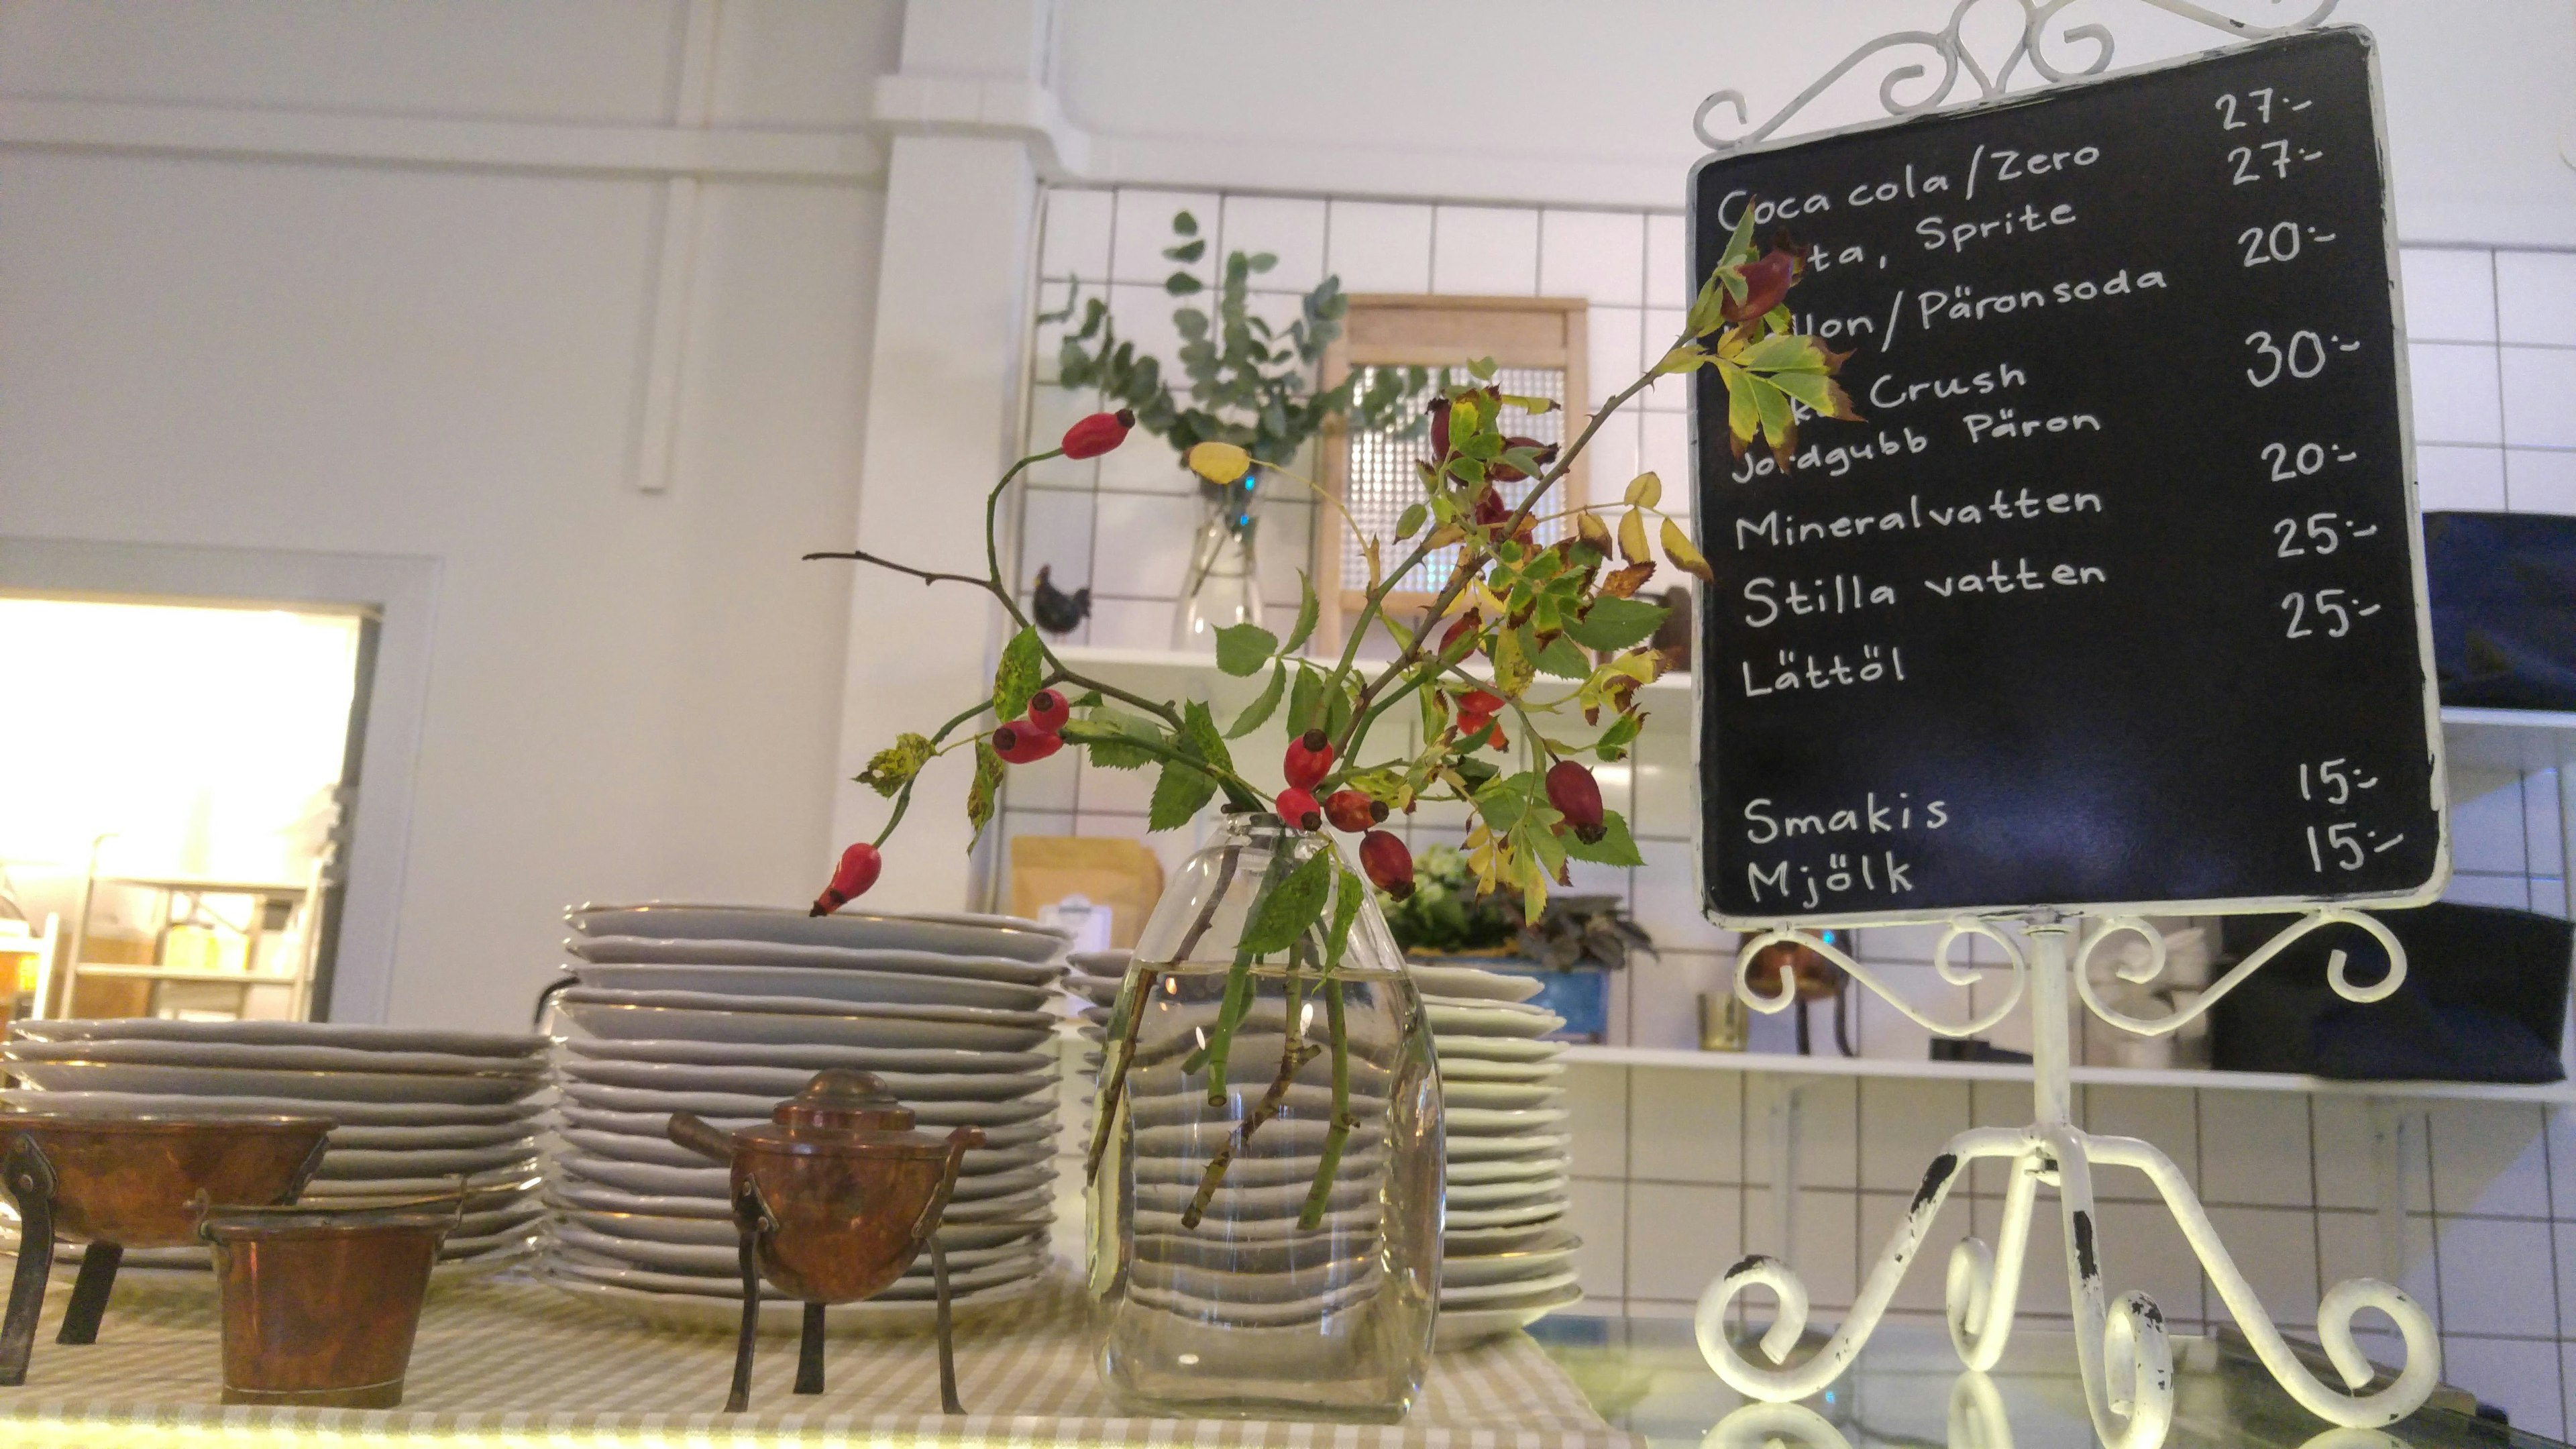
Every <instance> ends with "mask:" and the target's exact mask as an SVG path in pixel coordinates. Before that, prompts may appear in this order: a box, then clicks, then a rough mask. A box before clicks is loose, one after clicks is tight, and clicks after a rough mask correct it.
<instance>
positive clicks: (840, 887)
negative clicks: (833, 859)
mask: <svg viewBox="0 0 2576 1449" xmlns="http://www.w3.org/2000/svg"><path fill="white" fill-rule="evenodd" d="M884 869H885V857H884V856H882V855H879V854H878V853H877V848H876V847H875V846H873V845H870V844H869V843H867V842H866V841H864V840H862V841H860V842H859V843H858V844H856V845H853V846H851V847H850V848H849V849H847V850H845V851H842V852H841V863H840V865H839V866H838V867H837V868H836V869H834V870H833V872H832V883H831V884H830V885H827V886H825V887H823V893H822V894H821V895H819V896H816V897H815V898H814V909H813V911H812V912H810V914H813V915H817V916H828V915H830V914H832V913H833V912H834V911H837V910H839V909H840V908H841V907H843V906H845V905H848V904H849V903H850V902H852V901H854V900H857V899H858V898H859V897H861V896H863V895H866V894H867V893H868V887H870V886H872V885H875V884H876V883H877V874H878V872H880V871H882V870H884Z"/></svg>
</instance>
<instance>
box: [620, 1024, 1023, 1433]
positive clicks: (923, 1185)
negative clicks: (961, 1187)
mask: <svg viewBox="0 0 2576 1449" xmlns="http://www.w3.org/2000/svg"><path fill="white" fill-rule="evenodd" d="M667 1131H668V1132H669V1135H670V1138H671V1140H672V1141H673V1142H676V1143H678V1144H680V1145H681V1146H683V1147H686V1148H689V1149H690V1150H692V1151H694V1152H697V1153H700V1154H701V1155H703V1156H706V1157H709V1158H712V1159H713V1160H715V1161H717V1162H720V1163H724V1164H726V1165H727V1166H729V1167H730V1168H731V1169H732V1174H733V1176H732V1186H731V1196H732V1199H733V1209H734V1224H735V1227H736V1228H737V1229H738V1230H739V1231H740V1233H741V1241H742V1274H743V1316H742V1336H741V1340H740V1342H739V1344H738V1345H737V1347H736V1350H735V1355H734V1379H733V1391H732V1393H731V1395H730V1396H728V1398H727V1399H726V1402H725V1407H726V1409H727V1410H728V1411H729V1412H739V1411H740V1410H741V1409H743V1408H744V1407H745V1406H746V1405H747V1404H748V1402H749V1399H750V1392H751V1361H752V1349H753V1345H754V1340H755V1336H756V1334H757V1332H758V1328H759V1323H760V1280H761V1279H762V1278H764V1277H766V1278H767V1279H768V1280H769V1281H770V1282H771V1283H773V1284H775V1285H776V1286H777V1287H778V1289H779V1291H781V1292H783V1293H785V1294H786V1295H787V1296H789V1297H791V1298H798V1299H802V1300H804V1303H805V1322H804V1335H803V1341H802V1343H801V1344H800V1346H799V1353H798V1359H797V1372H796V1392H798V1393H800V1394H819V1393H821V1392H822V1391H823V1309H824V1306H825V1305H827V1304H832V1303H855V1302H859V1301H861V1300H863V1299H867V1298H872V1297H874V1296H876V1295H877V1294H878V1293H881V1292H883V1291H885V1290H886V1289H887V1288H888V1287H891V1286H892V1285H893V1284H894V1282H895V1280H896V1279H898V1278H901V1277H902V1276H903V1275H904V1272H905V1271H906V1270H907V1269H909V1268H910V1267H911V1266H912V1264H913V1260H914V1259H915V1258H917V1257H919V1256H920V1254H921V1250H922V1248H923V1247H924V1246H925V1245H926V1246H928V1247H929V1248H930V1250H931V1266H932V1269H933V1276H934V1278H935V1280H936V1283H937V1289H938V1327H939V1366H940V1375H939V1376H940V1396H941V1400H942V1402H943V1404H944V1405H945V1406H946V1407H947V1409H948V1411H949V1412H950V1413H962V1412H963V1410H962V1409H960V1408H959V1407H958V1404H957V1393H956V1373H955V1368H954V1365H953V1359H952V1356H951V1352H950V1346H949V1334H948V1327H949V1325H948V1270H947V1259H946V1255H945V1254H944V1253H942V1252H941V1251H940V1248H939V1244H938V1239H937V1238H936V1237H935V1236H934V1234H935V1233H936V1232H937V1231H938V1228H939V1220H940V1215H941V1214H942V1213H943V1212H945V1211H946V1210H947V1207H948V1199H949V1195H950V1194H951V1193H952V1192H954V1191H955V1190H956V1187H957V1173H958V1169H959V1168H960V1167H961V1166H962V1165H963V1164H964V1162H965V1160H966V1153H967V1151H968V1150H969V1149H971V1148H975V1147H980V1146H982V1145H983V1143H984V1134H983V1132H982V1130H981V1129H979V1128H975V1127H959V1128H955V1129H953V1130H951V1131H950V1132H948V1133H947V1134H946V1135H944V1136H942V1135H940V1134H936V1133H931V1132H921V1131H916V1130H914V1128H913V1112H912V1109H910V1108H908V1107H906V1106H904V1105H903V1104H902V1103H901V1102H899V1101H897V1100H896V1099H895V1096H894V1094H893V1093H892V1092H889V1091H888V1090H886V1086H885V1083H884V1082H882V1081H880V1080H879V1079H878V1078H877V1077H875V1076H874V1075H872V1074H870V1073H867V1072H857V1071H848V1070H842V1069H834V1070H831V1071H825V1072H818V1073H816V1074H815V1076H814V1078H813V1080H811V1081H809V1082H807V1083H806V1084H805V1088H804V1090H803V1091H800V1092H798V1093H797V1094H796V1095H795V1096H793V1097H790V1098H788V1099H787V1100H786V1101H784V1102H781V1103H779V1104H778V1106H777V1107H776V1108H775V1109H774V1110H773V1111H772V1112H771V1114H770V1120H769V1121H767V1122H764V1123H761V1124H759V1125H757V1126H753V1127H746V1128H743V1129H741V1130H739V1131H734V1132H726V1131H722V1130H719V1129H718V1128H716V1127H713V1126H711V1125H709V1124H708V1123H706V1122H705V1121H703V1120H701V1119H700V1118H698V1117H696V1116H694V1115H692V1114H690V1113H687V1112H675V1113H673V1114H671V1121H670V1124H669V1127H668V1128H667Z"/></svg>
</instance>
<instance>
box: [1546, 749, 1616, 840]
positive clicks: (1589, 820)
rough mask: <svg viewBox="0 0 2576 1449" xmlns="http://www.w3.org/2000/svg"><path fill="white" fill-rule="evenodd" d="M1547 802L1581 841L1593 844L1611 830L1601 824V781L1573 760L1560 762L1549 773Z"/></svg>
mask: <svg viewBox="0 0 2576 1449" xmlns="http://www.w3.org/2000/svg"><path fill="white" fill-rule="evenodd" d="M1547 803H1549V804H1550V805H1553V806H1555V807H1556V809H1557V813H1559V814H1561V815H1563V816H1564V817H1565V823H1566V824H1568V825H1571V826H1573V827H1574V836H1575V838H1576V839H1577V840H1580V841H1582V842H1583V843H1584V844H1586V845H1589V844H1591V843H1592V842H1594V841H1596V840H1599V839H1600V838H1601V837H1602V836H1603V835H1604V834H1605V833H1607V831H1608V827H1607V826H1605V825H1603V824H1602V823H1601V782H1600V781H1598V780H1595V779H1593V778H1592V772H1591V771H1590V770H1588V769H1585V768H1584V767H1583V766H1581V765H1579V764H1576V763H1575V762H1574V761H1572V760H1559V761H1557V762H1556V764H1555V765H1554V766H1553V767H1551V768H1550V769H1549V770H1548V772H1547Z"/></svg>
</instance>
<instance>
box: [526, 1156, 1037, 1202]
mask: <svg viewBox="0 0 2576 1449" xmlns="http://www.w3.org/2000/svg"><path fill="white" fill-rule="evenodd" d="M554 1165H555V1166H556V1167H558V1168H561V1169H563V1170H564V1171H566V1172H569V1173H572V1174H573V1175H574V1176H577V1177H582V1178H587V1179H588V1180H590V1181H592V1182H596V1183H602V1184H605V1185H607V1186H609V1187H622V1188H625V1189H626V1190H627V1191H629V1192H633V1193H641V1194H649V1195H654V1196H664V1197H686V1196H695V1197H714V1198H721V1197H723V1196H724V1195H725V1193H726V1191H727V1185H728V1183H729V1182H730V1180H731V1174H730V1173H728V1172H727V1171H726V1170H725V1169H724V1168H721V1167H663V1166H660V1165H658V1164H655V1163H650V1162H620V1161H618V1160H617V1159H615V1158H611V1157H594V1156H592V1155H590V1154H588V1153H566V1154H565V1155H564V1156H562V1157H558V1158H556V1159H555V1160H554ZM1054 1180H1055V1170H1054V1169H1053V1168H1051V1167H1026V1168H1021V1169H1019V1170H1017V1171H1014V1172H994V1173H986V1174H984V1175H982V1176H980V1177H960V1178H958V1179H957V1192H956V1196H955V1198H954V1199H953V1201H956V1202H960V1203H967V1202H979V1201H982V1200H984V1199H986V1198H994V1197H1007V1196H1010V1195H1011V1194H1013V1193H1017V1192H1025V1191H1027V1190H1028V1189H1030V1188H1032V1187H1043V1186H1045V1185H1046V1184H1048V1183H1050V1182H1053V1181H1054Z"/></svg>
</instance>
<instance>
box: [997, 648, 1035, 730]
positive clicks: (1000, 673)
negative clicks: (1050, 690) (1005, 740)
mask: <svg viewBox="0 0 2576 1449" xmlns="http://www.w3.org/2000/svg"><path fill="white" fill-rule="evenodd" d="M1045 677H1046V646H1045V645H1043V644H1040V643H1039V642H1038V631H1037V629H1036V627H1035V626H1034V625H1033V626H1031V627H1029V628H1026V629H1022V630H1021V631H1020V632H1018V633H1017V634H1014V635H1012V636H1011V642H1010V643H1008V644H1005V645H1003V646H1002V663H1001V666H1000V667H999V668H997V669H995V670H994V671H993V718H995V719H997V720H1000V721H1001V722H1002V723H1004V724H1009V723H1010V722H1011V721H1013V720H1015V719H1018V718H1019V717H1020V716H1021V715H1024V714H1027V713H1028V712H1029V696H1030V695H1033V694H1035V693H1037V692H1038V681H1039V680H1041V679H1043V678H1045Z"/></svg>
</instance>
